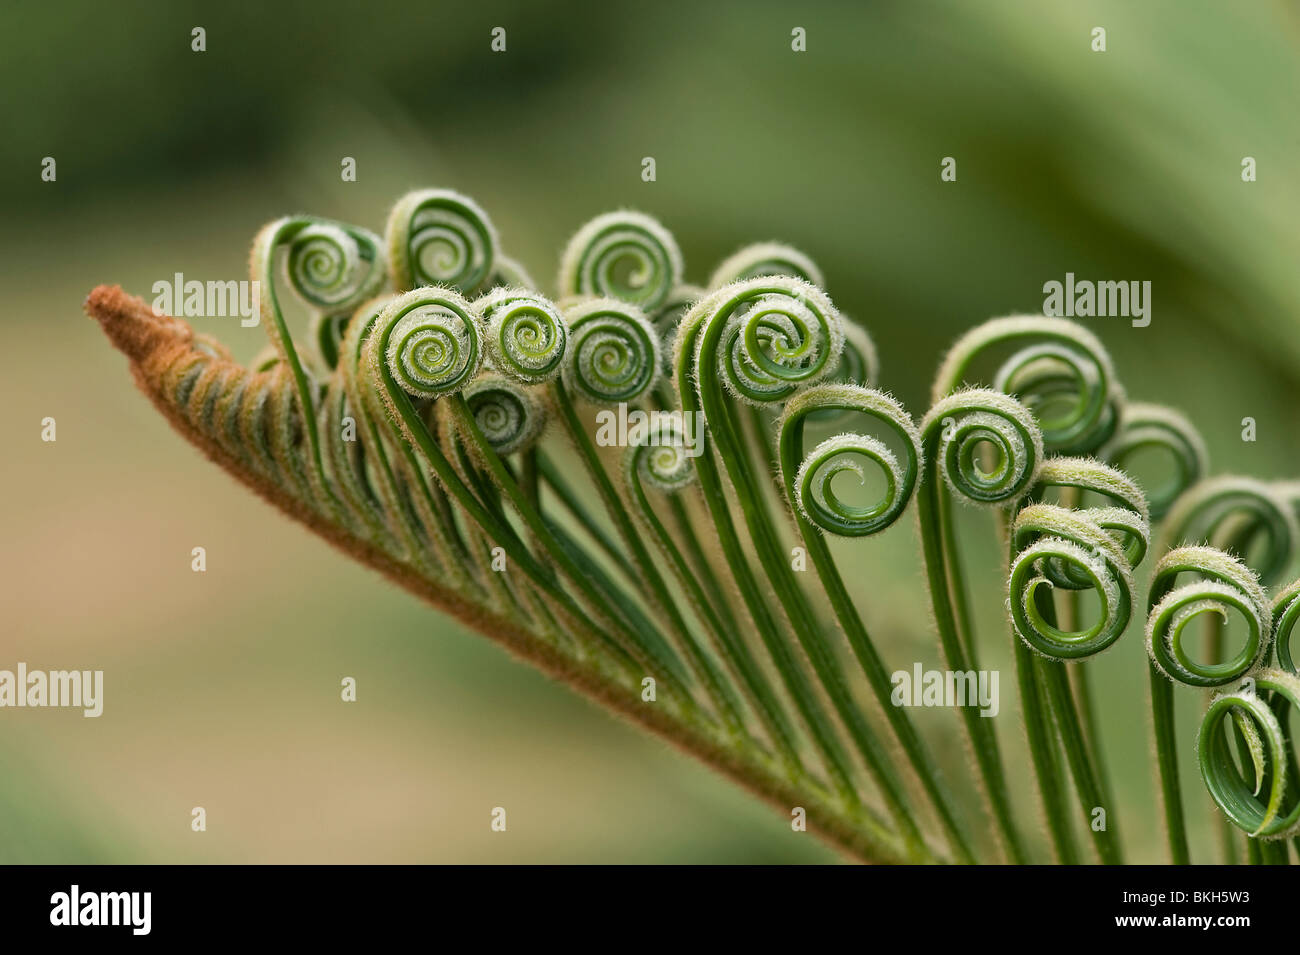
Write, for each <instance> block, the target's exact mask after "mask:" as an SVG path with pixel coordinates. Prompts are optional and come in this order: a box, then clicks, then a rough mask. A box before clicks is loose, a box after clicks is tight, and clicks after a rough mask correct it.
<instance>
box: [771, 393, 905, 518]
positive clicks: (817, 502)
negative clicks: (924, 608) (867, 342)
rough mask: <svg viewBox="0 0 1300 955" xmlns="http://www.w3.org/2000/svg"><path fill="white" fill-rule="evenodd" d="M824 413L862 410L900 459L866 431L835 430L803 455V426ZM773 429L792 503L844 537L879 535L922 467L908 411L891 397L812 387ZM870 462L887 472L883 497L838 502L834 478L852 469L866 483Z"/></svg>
mask: <svg viewBox="0 0 1300 955" xmlns="http://www.w3.org/2000/svg"><path fill="white" fill-rule="evenodd" d="M828 411H829V412H834V413H835V414H836V416H837V417H838V416H839V415H841V414H844V415H849V414H856V415H865V416H866V417H868V418H869V419H872V420H874V421H876V422H878V423H881V424H883V425H884V426H885V427H886V429H887V430H888V431H890V432H892V434H893V436H894V437H895V439H896V441H897V442H898V444H900V445H901V446H902V448H903V460H902V461H900V460H899V458H898V455H897V454H895V452H894V451H893V450H891V448H890V446H889V445H888V444H886V443H885V442H884V441H881V440H880V439H879V438H876V437H874V436H872V435H868V434H839V435H835V436H833V437H830V438H827V439H826V440H824V441H822V442H821V443H820V444H818V445H817V446H816V447H814V448H813V449H812V450H811V451H809V452H808V453H807V454H804V453H803V447H802V445H803V429H804V423H805V422H806V421H807V420H808V418H809V417H810V416H818V417H820V416H821V414H822V413H825V412H828ZM778 432H779V434H780V439H779V444H780V460H781V470H782V474H783V476H784V478H785V481H784V483H785V487H786V493H787V495H788V496H789V499H790V504H791V506H792V507H795V508H797V509H798V510H799V512H800V513H802V514H803V515H804V517H806V518H807V519H808V521H809V522H810V523H812V524H814V525H816V526H817V527H819V528H821V529H822V530H823V531H828V532H829V533H832V534H838V535H840V536H844V537H864V536H867V535H869V534H875V533H878V532H879V531H882V530H884V529H885V528H887V527H889V526H890V525H891V524H893V523H894V521H896V520H897V519H898V516H899V515H900V514H902V513H903V511H904V510H905V509H906V507H907V504H908V502H909V501H910V500H911V499H912V494H913V492H914V491H915V490H916V482H917V478H918V475H919V472H920V468H921V436H920V433H919V432H918V431H917V429H916V425H915V424H914V423H913V422H912V418H911V416H910V415H909V414H908V413H907V412H906V411H905V410H903V407H902V406H901V405H900V404H899V403H898V402H897V401H895V400H894V399H893V398H891V397H889V396H888V395H886V394H883V393H882V392H879V391H875V390H872V389H870V388H862V387H859V386H856V385H843V384H819V385H813V386H811V387H809V388H807V389H805V390H804V391H801V392H800V393H799V394H797V395H795V396H794V397H793V398H791V399H790V401H789V402H787V403H786V406H785V411H784V413H783V415H782V417H781V420H780V423H779V424H778ZM868 466H873V467H876V468H878V469H879V470H880V472H881V473H882V475H883V476H884V479H885V490H884V493H883V494H882V496H881V498H880V500H879V501H877V502H876V503H875V504H872V505H869V506H855V505H851V504H848V503H847V502H845V501H843V500H841V499H840V498H839V497H838V496H837V495H836V493H835V491H834V487H833V483H834V481H835V479H836V478H837V477H838V476H840V475H842V474H846V473H851V474H856V475H857V476H858V478H859V479H860V480H861V482H862V483H866V468H867V467H868ZM796 469H797V470H796Z"/></svg>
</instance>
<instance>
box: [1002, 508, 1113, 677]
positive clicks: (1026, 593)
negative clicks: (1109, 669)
mask: <svg viewBox="0 0 1300 955" xmlns="http://www.w3.org/2000/svg"><path fill="white" fill-rule="evenodd" d="M1116 510H1119V509H1116ZM1011 541H1012V546H1013V547H1014V548H1015V550H1016V551H1017V553H1016V557H1015V559H1014V560H1012V562H1011V573H1010V574H1009V575H1008V581H1007V591H1008V598H1007V599H1008V605H1009V607H1010V609H1011V620H1012V623H1013V624H1014V626H1015V629H1016V633H1017V634H1018V635H1019V637H1020V639H1022V640H1023V641H1024V642H1025V643H1026V644H1027V645H1028V646H1029V647H1030V648H1031V649H1033V650H1035V651H1037V652H1038V653H1041V654H1043V655H1044V656H1046V657H1049V658H1051V659H1054V660H1079V659H1082V658H1084V657H1089V656H1092V655H1093V654H1095V653H1100V652H1101V651H1102V650H1105V649H1106V648H1107V647H1109V646H1110V645H1111V644H1113V643H1114V642H1115V641H1116V640H1118V639H1119V637H1120V635H1121V634H1123V633H1124V630H1125V628H1126V627H1127V626H1128V622H1129V620H1130V619H1131V617H1132V613H1133V570H1132V567H1131V566H1130V565H1129V562H1128V560H1127V559H1126V558H1125V556H1124V553H1123V551H1122V550H1120V547H1119V545H1118V544H1117V543H1116V542H1115V540H1114V539H1113V538H1112V537H1111V536H1110V535H1109V534H1108V533H1106V531H1105V530H1103V529H1102V528H1101V527H1100V526H1098V525H1097V524H1096V523H1095V522H1094V521H1093V520H1092V518H1091V517H1090V516H1089V512H1087V511H1084V512H1076V511H1070V510H1067V509H1066V508H1063V507H1058V506H1057V505H1055V504H1031V505H1030V506H1028V507H1026V508H1024V509H1023V510H1021V511H1020V513H1019V514H1017V515H1016V519H1015V522H1014V523H1013V524H1012V529H1011ZM1041 587H1049V588H1054V587H1064V588H1066V589H1070V590H1082V589H1085V588H1089V589H1092V590H1093V591H1095V592H1096V594H1097V596H1098V599H1099V600H1100V602H1101V613H1100V616H1099V617H1098V619H1097V621H1096V622H1095V623H1094V624H1092V625H1091V626H1089V627H1083V628H1081V629H1078V630H1074V631H1070V630H1063V629H1061V628H1060V627H1058V626H1057V625H1056V624H1055V622H1054V621H1051V620H1048V619H1047V618H1046V617H1045V616H1044V615H1043V613H1042V612H1041V610H1040V609H1039V607H1040V604H1039V601H1038V593H1037V592H1038V590H1039V588H1041Z"/></svg>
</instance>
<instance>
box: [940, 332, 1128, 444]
mask: <svg viewBox="0 0 1300 955" xmlns="http://www.w3.org/2000/svg"><path fill="white" fill-rule="evenodd" d="M1001 346H1013V347H1015V348H1016V351H1015V353H1014V354H1013V355H1012V356H1011V357H1010V358H1008V359H1006V360H1005V361H1004V362H1003V364H1002V365H1001V366H1000V367H999V369H998V371H997V372H996V374H995V375H994V379H993V383H994V387H995V388H996V389H997V390H998V391H1003V392H1006V393H1007V394H1011V395H1014V396H1015V397H1017V398H1018V399H1019V400H1020V401H1021V403H1022V404H1024V405H1025V406H1026V407H1028V408H1030V409H1031V410H1033V411H1034V412H1035V414H1036V416H1037V417H1038V420H1039V425H1040V427H1041V429H1042V435H1043V445H1044V447H1045V448H1046V449H1047V450H1048V451H1051V452H1055V453H1064V454H1090V453H1092V452H1093V451H1094V450H1095V449H1096V448H1098V447H1100V446H1101V445H1102V444H1103V443H1104V442H1105V441H1106V440H1107V439H1108V438H1109V437H1110V436H1111V435H1112V434H1113V433H1114V431H1115V429H1116V426H1117V423H1118V408H1119V406H1120V404H1121V402H1122V393H1121V392H1120V391H1119V388H1118V385H1117V384H1116V381H1115V374H1114V371H1113V370H1112V367H1111V362H1110V356H1109V355H1108V354H1107V353H1106V350H1105V349H1104V348H1103V347H1102V345H1101V342H1100V341H1098V340H1097V337H1096V336H1095V335H1093V334H1092V333H1091V332H1090V331H1088V330H1087V329H1085V328H1082V327H1081V326H1079V325H1076V324H1074V323H1073V322H1070V321H1067V320H1066V319H1063V318H1047V317H1043V316H1013V317H1010V318H995V319H993V320H991V321H988V322H985V323H984V324H983V325H980V326H978V327H977V328H975V329H972V330H971V331H969V332H967V333H966V334H965V335H963V336H962V337H961V338H960V339H958V341H957V343H956V344H955V345H954V346H953V348H952V350H951V351H950V352H949V353H948V356H947V357H946V358H945V359H944V362H943V365H942V366H940V368H939V373H938V375H937V376H936V378H935V383H934V389H933V392H932V398H933V400H935V401H938V400H939V399H940V398H942V397H943V396H944V395H946V394H948V393H949V392H951V391H952V390H953V389H954V388H957V387H959V386H960V385H961V384H962V383H963V382H967V381H969V380H970V376H971V374H972V373H973V372H972V366H973V365H974V363H975V362H976V360H977V359H978V358H979V357H980V356H981V355H983V354H984V353H986V352H988V351H991V350H993V349H995V348H998V347H1001Z"/></svg>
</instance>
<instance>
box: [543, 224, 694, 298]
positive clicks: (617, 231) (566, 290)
mask: <svg viewBox="0 0 1300 955" xmlns="http://www.w3.org/2000/svg"><path fill="white" fill-rule="evenodd" d="M681 280H682V253H681V250H680V249H678V247H677V241H676V240H675V239H674V238H673V237H672V234H671V233H670V232H669V231H668V230H667V229H665V228H664V227H663V226H662V225H660V224H659V222H658V220H656V219H652V218H651V217H650V216H648V215H644V214H643V213H640V212H628V211H623V212H607V213H605V214H604V215H600V216H597V217H596V218H594V219H592V220H591V221H590V222H588V223H587V224H586V225H584V226H583V227H582V228H581V229H579V230H578V232H577V234H576V235H574V237H573V238H572V239H570V240H569V244H568V246H567V247H566V248H565V250H564V258H563V259H562V260H561V263H560V279H559V287H560V294H561V295H597V296H605V297H608V298H615V299H619V300H620V301H623V302H627V303H629V304H632V305H635V306H637V307H638V308H642V309H645V310H646V311H647V312H651V313H653V312H655V311H656V310H658V309H659V307H660V306H662V305H663V303H664V302H665V301H666V300H667V298H668V295H669V293H670V292H671V291H672V290H673V289H674V288H676V287H677V286H678V285H679V284H680V283H681Z"/></svg>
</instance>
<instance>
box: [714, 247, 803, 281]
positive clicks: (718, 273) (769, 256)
mask: <svg viewBox="0 0 1300 955" xmlns="http://www.w3.org/2000/svg"><path fill="white" fill-rule="evenodd" d="M766 275H789V276H792V277H793V278H797V279H803V280H804V281H805V282H807V283H809V284H810V285H815V286H817V287H818V288H825V287H826V279H825V277H823V275H822V271H821V269H819V268H818V267H817V265H816V263H814V262H813V260H812V259H810V258H808V256H806V255H804V254H803V253H802V252H800V251H799V250H798V249H796V248H793V247H792V246H788V245H785V244H784V243H781V242H756V243H754V244H753V245H747V246H745V247H744V248H743V249H740V250H739V251H737V252H734V253H733V254H731V255H729V256H728V257H727V258H725V259H723V260H722V261H721V262H720V263H718V267H717V268H716V269H714V271H713V275H712V276H710V277H709V288H711V289H718V288H722V286H724V285H729V284H731V283H732V282H740V281H743V280H745V279H752V278H757V277H759V276H766Z"/></svg>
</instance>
